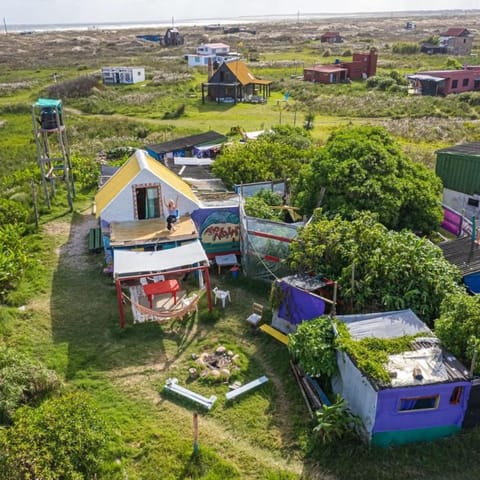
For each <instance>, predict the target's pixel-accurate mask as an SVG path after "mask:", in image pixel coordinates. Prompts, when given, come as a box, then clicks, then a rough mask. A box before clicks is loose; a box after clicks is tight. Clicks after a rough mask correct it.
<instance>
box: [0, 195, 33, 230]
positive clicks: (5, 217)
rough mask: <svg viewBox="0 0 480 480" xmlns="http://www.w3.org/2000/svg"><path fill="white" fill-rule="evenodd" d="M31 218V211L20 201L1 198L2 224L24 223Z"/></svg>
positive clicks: (0, 214) (0, 212) (0, 219)
mask: <svg viewBox="0 0 480 480" xmlns="http://www.w3.org/2000/svg"><path fill="white" fill-rule="evenodd" d="M29 220H30V212H29V211H28V209H27V208H26V207H25V206H24V205H22V204H21V203H19V202H16V201H14V200H10V199H7V198H0V225H6V224H17V225H23V224H26V223H28V222H29Z"/></svg>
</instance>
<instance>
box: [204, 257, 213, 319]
mask: <svg viewBox="0 0 480 480" xmlns="http://www.w3.org/2000/svg"><path fill="white" fill-rule="evenodd" d="M205 288H206V289H207V300H208V311H209V312H211V311H212V309H213V304H212V285H211V283H210V272H209V270H208V266H207V267H206V268H205Z"/></svg>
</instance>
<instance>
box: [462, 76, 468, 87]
mask: <svg viewBox="0 0 480 480" xmlns="http://www.w3.org/2000/svg"><path fill="white" fill-rule="evenodd" d="M462 86H463V87H468V78H464V79H463V82H462Z"/></svg>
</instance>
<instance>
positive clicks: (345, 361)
mask: <svg viewBox="0 0 480 480" xmlns="http://www.w3.org/2000/svg"><path fill="white" fill-rule="evenodd" d="M336 319H337V320H338V321H340V322H342V323H344V324H345V326H346V327H347V329H348V333H349V335H350V337H351V338H352V340H353V341H361V340H362V339H364V338H367V337H369V338H381V339H393V338H399V337H404V336H406V335H409V336H418V337H417V338H416V339H415V340H414V341H412V343H411V347H410V349H409V350H407V351H404V352H402V353H400V354H395V355H389V357H388V363H387V365H386V366H385V367H386V370H387V372H388V373H389V375H390V381H388V382H380V381H377V380H375V379H372V378H371V377H370V376H369V375H368V374H367V373H366V372H364V371H363V370H362V369H361V368H360V367H359V366H358V363H357V362H356V361H354V359H353V358H352V357H351V356H350V355H349V354H347V353H346V352H344V351H341V350H338V351H337V364H338V369H339V374H338V376H337V377H335V378H334V379H333V381H332V387H333V391H334V392H335V393H338V394H340V395H341V396H342V397H343V398H345V399H346V401H347V402H348V405H349V407H350V409H351V411H352V412H353V413H354V414H356V415H358V416H359V417H360V418H361V419H362V422H363V424H364V427H365V431H366V433H367V435H368V438H369V439H370V441H371V443H372V444H374V445H380V446H387V445H390V444H405V443H410V442H417V441H426V440H433V439H436V438H440V437H444V436H448V435H451V434H454V433H455V432H458V431H459V430H460V429H461V428H462V422H463V420H464V417H465V414H466V412H467V409H468V400H469V396H470V391H471V388H472V383H471V381H470V378H469V374H468V371H467V370H466V368H465V367H464V366H463V365H462V364H461V363H460V362H459V361H458V360H457V359H456V358H455V357H454V356H453V355H451V354H450V353H448V352H446V351H445V350H443V348H442V347H441V345H440V341H439V340H438V339H437V338H436V337H434V336H433V334H432V332H431V331H430V330H429V328H428V327H427V326H426V325H425V324H424V323H423V322H422V321H421V320H420V319H419V318H418V317H417V316H416V315H415V313H414V312H413V311H412V310H402V311H396V312H383V313H372V314H359V315H343V316H337V317H336Z"/></svg>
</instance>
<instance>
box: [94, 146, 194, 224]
mask: <svg viewBox="0 0 480 480" xmlns="http://www.w3.org/2000/svg"><path fill="white" fill-rule="evenodd" d="M169 199H173V200H174V201H175V200H177V208H178V213H179V216H180V217H182V216H185V215H190V214H191V213H192V212H193V211H194V210H197V209H198V208H199V203H200V202H199V200H198V198H197V197H196V195H195V194H194V192H193V191H192V189H191V188H190V185H188V183H186V182H185V181H184V180H182V179H181V178H180V177H179V176H178V175H176V174H175V173H174V172H172V171H171V170H170V169H168V168H167V167H165V166H164V165H162V164H161V163H160V162H158V161H157V160H155V159H154V158H152V157H151V156H150V155H148V153H147V152H145V151H143V150H136V151H135V153H134V154H133V155H132V156H131V157H130V158H129V159H128V160H127V161H126V162H125V164H124V165H123V166H122V167H121V168H120V169H119V170H118V171H117V172H115V173H114V175H113V176H112V177H111V178H110V179H109V180H108V181H107V182H106V183H105V184H104V185H103V186H102V187H101V188H100V190H99V191H98V192H97V194H96V196H95V205H96V215H97V218H98V217H100V219H101V221H102V224H105V223H106V224H111V223H112V222H129V221H138V220H151V219H155V218H159V219H164V218H166V216H168V212H167V211H166V207H165V203H164V201H165V200H166V201H168V200H169Z"/></svg>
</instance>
